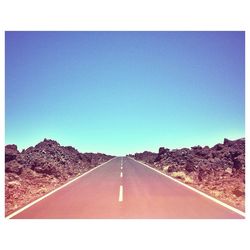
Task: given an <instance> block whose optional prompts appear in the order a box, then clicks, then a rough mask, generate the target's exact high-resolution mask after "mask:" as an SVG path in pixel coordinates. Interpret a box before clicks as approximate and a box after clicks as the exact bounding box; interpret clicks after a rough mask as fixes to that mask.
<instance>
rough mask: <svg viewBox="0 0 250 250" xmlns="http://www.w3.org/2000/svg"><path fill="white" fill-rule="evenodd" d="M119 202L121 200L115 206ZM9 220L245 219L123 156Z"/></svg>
mask: <svg viewBox="0 0 250 250" xmlns="http://www.w3.org/2000/svg"><path fill="white" fill-rule="evenodd" d="M121 165H122V169H121ZM121 172H122V177H121ZM120 186H122V187H123V195H122V197H121V194H120V195H119V193H120ZM119 197H120V199H121V198H122V201H119ZM12 218H15V219H31V218H32V219H55V218H68V219H80V218H82V219H87V218H114V219H115V218H138V219H139V218H161V219H194V218H198V219H217V218H220V219H222V218H244V217H243V216H241V215H239V214H237V213H235V212H233V211H231V210H229V209H227V208H225V207H223V206H221V205H219V204H217V203H215V202H213V201H212V200H209V199H207V198H206V197H203V196H202V195H200V194H198V193H196V192H194V191H192V190H190V189H188V188H186V187H184V186H182V185H181V184H179V183H176V182H174V181H172V180H171V179H169V178H166V177H164V176H163V175H161V174H159V173H157V172H155V171H153V170H151V169H150V168H147V167H146V166H144V165H142V164H140V163H139V162H136V161H134V160H132V159H130V158H127V157H117V158H114V159H112V160H111V161H110V162H108V163H106V164H104V165H103V166H101V167H99V168H97V169H95V170H93V171H92V172H90V173H88V174H87V175H84V176H83V177H81V178H79V179H78V180H76V181H74V182H72V183H71V184H69V185H68V186H66V187H64V188H62V189H60V190H58V191H56V192H55V193H53V194H52V195H50V196H48V197H46V198H44V199H43V200H41V201H39V202H37V203H36V204H34V205H32V206H31V207H29V208H27V209H25V210H24V211H22V212H20V213H19V214H17V215H15V216H14V217H12Z"/></svg>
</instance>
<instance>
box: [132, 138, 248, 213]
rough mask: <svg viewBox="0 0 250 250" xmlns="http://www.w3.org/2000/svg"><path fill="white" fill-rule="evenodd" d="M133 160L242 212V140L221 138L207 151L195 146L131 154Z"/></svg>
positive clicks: (243, 204)
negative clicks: (146, 164)
mask: <svg viewBox="0 0 250 250" xmlns="http://www.w3.org/2000/svg"><path fill="white" fill-rule="evenodd" d="M132 156H133V157H134V158H135V159H136V160H140V161H143V162H146V163H148V164H149V165H150V166H152V167H154V168H157V169H158V170H160V171H162V172H164V173H165V174H168V175H170V176H172V177H175V178H178V179H179V180H181V181H183V182H185V183H187V184H189V185H191V186H193V187H195V188H197V189H199V190H201V191H203V192H205V193H208V194H210V195H212V196H214V197H216V198H218V199H220V200H222V201H224V202H225V203H228V204H230V205H232V206H234V207H236V208H239V209H241V210H244V209H245V139H244V138H242V139H238V140H234V141H231V140H228V139H224V142H223V144H222V143H219V144H216V145H215V146H213V147H211V148H209V147H208V146H205V147H201V146H195V147H192V148H182V149H175V150H170V149H168V148H164V147H161V148H160V149H159V152H158V154H157V153H151V152H147V151H146V152H143V153H136V154H135V155H132Z"/></svg>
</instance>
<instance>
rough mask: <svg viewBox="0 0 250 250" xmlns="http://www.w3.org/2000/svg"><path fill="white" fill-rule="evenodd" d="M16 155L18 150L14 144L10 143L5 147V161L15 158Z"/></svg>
mask: <svg viewBox="0 0 250 250" xmlns="http://www.w3.org/2000/svg"><path fill="white" fill-rule="evenodd" d="M18 155H19V151H18V150H17V146H16V145H14V144H12V145H7V146H6V147H5V162H8V161H13V160H15V159H16V157H17V156H18Z"/></svg>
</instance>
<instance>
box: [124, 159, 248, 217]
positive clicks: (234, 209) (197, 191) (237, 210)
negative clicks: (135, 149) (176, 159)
mask: <svg viewBox="0 0 250 250" xmlns="http://www.w3.org/2000/svg"><path fill="white" fill-rule="evenodd" d="M129 158H130V159H131V160H134V161H135V162H138V163H140V164H141V165H144V166H145V167H147V168H150V169H151V170H153V171H155V172H157V173H158V174H161V175H163V176H165V177H167V178H169V179H171V180H172V181H175V182H177V183H179V184H181V185H182V186H184V187H186V188H188V189H191V190H192V191H194V192H196V193H198V194H200V195H202V196H204V197H206V198H208V199H209V200H212V201H214V202H215V203H217V204H219V205H221V206H223V207H225V208H227V209H229V210H231V211H233V212H235V213H237V214H239V215H241V216H243V217H246V215H245V213H244V212H242V211H241V210H239V209H237V208H235V207H232V206H230V205H228V204H226V203H224V202H222V201H220V200H217V199H215V198H214V197H212V196H210V195H208V194H205V193H203V192H202V191H200V190H198V189H196V188H194V187H191V186H189V185H187V184H185V183H183V182H181V181H178V180H176V179H174V178H173V177H171V176H168V175H166V174H164V173H162V172H161V171H159V170H157V169H154V168H152V167H150V166H148V165H147V164H145V163H143V162H140V161H137V160H135V159H133V158H131V157H129Z"/></svg>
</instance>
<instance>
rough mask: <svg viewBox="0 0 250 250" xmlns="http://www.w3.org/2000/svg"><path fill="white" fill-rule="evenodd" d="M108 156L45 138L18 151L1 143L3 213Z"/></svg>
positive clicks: (95, 164)
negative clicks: (3, 180) (3, 173)
mask: <svg viewBox="0 0 250 250" xmlns="http://www.w3.org/2000/svg"><path fill="white" fill-rule="evenodd" d="M112 157H113V156H110V155H105V154H101V153H97V154H94V153H80V152H78V151H77V150H76V149H75V148H73V147H71V146H68V147H64V146H61V145H60V144H59V143H58V142H56V141H53V140H47V139H44V141H42V142H40V143H38V144H37V145H36V146H35V147H29V148H27V149H26V150H23V151H22V152H19V151H18V150H17V146H16V145H7V146H5V204H6V205H5V207H6V215H7V214H9V213H11V212H13V211H14V210H16V209H18V208H19V207H22V206H24V205H25V204H27V203H29V202H31V201H32V200H34V199H36V198H38V197H39V196H41V195H44V194H45V193H47V192H49V191H51V190H53V189H55V188H56V187H58V186H60V185H62V184H64V183H66V182H67V181H68V180H70V179H72V178H74V177H76V176H77V175H80V174H82V173H84V172H86V171H87V170H89V169H91V168H93V167H95V166H97V165H99V164H101V163H103V162H105V161H108V160H109V159H111V158H112Z"/></svg>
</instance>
